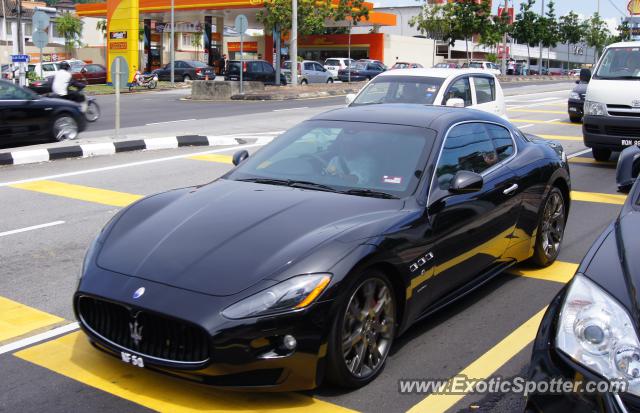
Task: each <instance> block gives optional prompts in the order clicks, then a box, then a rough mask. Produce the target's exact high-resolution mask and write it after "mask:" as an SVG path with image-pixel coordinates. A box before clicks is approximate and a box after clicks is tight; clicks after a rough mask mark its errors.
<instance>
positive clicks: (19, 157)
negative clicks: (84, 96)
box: [0, 135, 272, 165]
mask: <svg viewBox="0 0 640 413" xmlns="http://www.w3.org/2000/svg"><path fill="white" fill-rule="evenodd" d="M266 139H269V140H271V139H272V138H271V137H270V136H269V137H268V136H264V137H258V139H257V143H260V142H261V141H264V140H266ZM246 143H247V140H246V139H243V138H234V137H230V136H203V135H182V136H170V137H166V138H153V139H136V140H130V141H121V142H100V143H88V144H84V145H70V146H63V147H57V148H47V149H28V150H18V151H12V152H0V165H24V164H29V163H38V162H47V161H53V160H56V159H68V158H88V157H91V156H99V155H113V154H116V153H120V152H131V151H141V150H156V149H175V148H179V147H185V146H234V145H243V144H246Z"/></svg>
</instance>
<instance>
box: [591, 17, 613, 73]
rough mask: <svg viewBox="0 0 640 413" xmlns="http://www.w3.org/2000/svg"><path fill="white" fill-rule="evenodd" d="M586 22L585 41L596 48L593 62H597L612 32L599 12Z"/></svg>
mask: <svg viewBox="0 0 640 413" xmlns="http://www.w3.org/2000/svg"><path fill="white" fill-rule="evenodd" d="M585 23H586V24H585V41H586V43H587V45H588V46H589V47H593V48H594V49H595V54H594V62H593V63H596V62H597V61H598V56H599V55H600V53H602V49H604V47H605V46H606V45H607V41H608V39H609V37H610V36H611V32H610V31H609V28H608V27H607V23H606V22H605V21H604V20H602V18H600V14H599V13H597V12H596V13H594V14H593V16H592V17H591V18H590V19H588V20H587V21H586V22H585Z"/></svg>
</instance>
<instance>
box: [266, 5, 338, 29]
mask: <svg viewBox="0 0 640 413" xmlns="http://www.w3.org/2000/svg"><path fill="white" fill-rule="evenodd" d="M330 15H331V0H320V1H317V2H316V1H314V0H299V1H298V33H299V34H302V35H305V34H322V33H323V31H324V24H325V20H326V19H328V18H329V17H330ZM256 18H257V20H258V22H260V23H262V24H263V25H264V28H265V29H266V30H268V31H271V30H273V29H277V30H279V31H280V32H281V33H282V34H287V33H289V32H290V31H291V0H268V1H265V3H264V9H262V10H260V11H258V13H257V15H256Z"/></svg>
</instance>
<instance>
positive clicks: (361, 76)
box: [338, 61, 387, 82]
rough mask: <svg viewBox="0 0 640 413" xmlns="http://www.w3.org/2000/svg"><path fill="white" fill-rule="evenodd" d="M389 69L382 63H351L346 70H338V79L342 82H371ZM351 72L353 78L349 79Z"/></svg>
mask: <svg viewBox="0 0 640 413" xmlns="http://www.w3.org/2000/svg"><path fill="white" fill-rule="evenodd" d="M386 70H387V69H386V68H385V67H384V66H383V65H382V64H381V63H380V62H367V61H357V62H353V63H351V66H349V67H348V68H346V69H340V70H338V79H340V81H342V82H348V81H349V80H351V81H352V82H359V81H363V80H371V79H373V78H374V77H376V76H378V75H379V74H380V73H382V72H384V71H386ZM349 72H351V77H349Z"/></svg>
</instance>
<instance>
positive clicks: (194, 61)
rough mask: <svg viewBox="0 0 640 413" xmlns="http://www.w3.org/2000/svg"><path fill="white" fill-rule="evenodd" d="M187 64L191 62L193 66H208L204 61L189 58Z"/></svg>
mask: <svg viewBox="0 0 640 413" xmlns="http://www.w3.org/2000/svg"><path fill="white" fill-rule="evenodd" d="M187 64H189V65H190V66H191V67H207V64H206V63H202V62H199V61H197V60H187Z"/></svg>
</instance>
